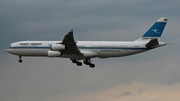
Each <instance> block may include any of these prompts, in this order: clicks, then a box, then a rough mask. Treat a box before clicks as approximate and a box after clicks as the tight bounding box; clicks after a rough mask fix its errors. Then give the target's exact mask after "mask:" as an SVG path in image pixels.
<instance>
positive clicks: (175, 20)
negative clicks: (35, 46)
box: [0, 0, 180, 101]
mask: <svg viewBox="0 0 180 101" xmlns="http://www.w3.org/2000/svg"><path fill="white" fill-rule="evenodd" d="M179 4H180V1H179V0H173V1H169V0H158V1H157V0H151V1H144V0H111V1H109V0H103V1H101V0H64V1H63V0H50V1H49V0H38V1H37V0H0V13H1V14H0V22H1V23H0V29H1V31H0V32H1V33H0V35H1V37H0V43H1V44H0V56H1V59H0V81H1V82H0V101H24V100H26V101H32V100H33V101H42V100H43V101H70V100H72V99H73V100H74V101H85V100H86V98H87V99H90V101H106V100H107V101H110V100H111V101H117V100H122V101H132V100H131V98H133V97H134V99H136V98H137V97H138V98H139V99H137V100H139V101H141V100H146V101H152V100H164V99H162V98H166V97H162V96H167V97H168V95H166V94H169V93H168V92H171V97H172V96H173V95H174V96H173V98H172V99H173V100H172V99H171V100H172V101H177V100H176V99H178V98H179V97H176V95H178V94H180V91H179V90H178V88H180V73H179V71H180V68H179V65H180V63H179V60H180V54H179V50H180V48H179V47H180V45H179V42H180V41H179V38H180V36H179V26H180V20H179V17H180V13H179V10H180V7H179ZM162 16H167V17H169V21H168V24H167V26H166V28H165V30H164V33H163V36H162V38H161V40H162V41H166V42H167V43H177V44H175V45H170V46H165V47H161V48H159V49H155V50H151V51H148V52H145V53H141V54H137V55H134V56H128V57H122V58H113V59H92V61H93V62H94V63H95V64H96V68H95V69H91V68H89V67H88V66H85V65H83V66H82V67H77V66H76V65H74V64H72V63H71V61H70V60H69V59H59V58H34V57H23V63H22V64H19V63H18V62H17V60H18V57H17V56H13V55H10V54H8V53H6V52H5V51H4V48H5V47H6V46H7V45H8V44H10V43H12V42H15V41H20V40H62V39H63V37H64V35H65V34H66V33H67V32H68V31H69V30H70V29H71V28H73V29H74V36H75V39H76V40H110V41H113V40H135V39H137V38H139V37H140V36H142V35H143V33H145V32H146V31H147V30H148V28H149V27H151V25H152V24H153V23H154V22H155V21H156V20H157V19H158V18H159V17H162ZM126 87H127V88H126ZM164 87H165V88H164ZM140 88H143V89H141V90H140ZM155 88H156V89H155ZM162 89H165V90H164V92H161V91H162ZM176 89H177V90H176ZM140 91H141V93H139V92H140ZM124 92H129V93H130V94H129V96H124V97H123V96H122V97H120V96H119V95H121V94H124ZM155 92H156V93H155ZM141 94H143V95H144V96H142V95H141ZM153 94H156V95H157V94H158V95H159V96H155V97H154V95H153ZM107 95H108V96H109V97H108V98H107V97H106V96H107ZM145 95H149V96H145ZM151 95H152V97H151ZM135 96H136V97H135ZM179 99H180V98H179ZM166 100H167V101H168V98H166ZM88 101H89V100H88ZM164 101H165V100H164Z"/></svg>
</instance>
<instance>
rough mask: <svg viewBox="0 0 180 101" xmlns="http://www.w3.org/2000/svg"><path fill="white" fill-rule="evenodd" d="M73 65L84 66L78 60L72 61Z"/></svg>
mask: <svg viewBox="0 0 180 101" xmlns="http://www.w3.org/2000/svg"><path fill="white" fill-rule="evenodd" d="M71 61H72V63H76V64H77V66H82V62H79V61H78V60H77V59H71Z"/></svg>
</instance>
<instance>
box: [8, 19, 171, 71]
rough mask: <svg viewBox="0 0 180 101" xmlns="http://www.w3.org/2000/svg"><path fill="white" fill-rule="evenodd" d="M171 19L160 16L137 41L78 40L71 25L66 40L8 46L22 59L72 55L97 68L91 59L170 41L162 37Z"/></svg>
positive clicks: (17, 43)
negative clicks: (161, 40) (24, 57)
mask: <svg viewBox="0 0 180 101" xmlns="http://www.w3.org/2000/svg"><path fill="white" fill-rule="evenodd" d="M167 21H168V18H167V17H161V18H159V19H158V20H157V21H156V22H155V24H154V25H153V26H152V27H151V28H150V29H149V30H148V31H147V32H146V33H145V34H144V35H143V36H142V37H140V38H139V39H137V40H135V41H75V40H74V37H73V29H71V30H70V31H69V33H68V34H66V35H65V37H64V39H63V41H19V42H15V43H11V44H10V45H8V46H7V47H6V49H5V50H6V51H7V52H8V53H11V54H13V55H17V56H19V62H20V63H21V62H22V59H21V58H22V56H43V57H60V58H70V60H71V61H72V62H73V63H76V64H77V65H78V66H81V65H82V62H80V60H83V63H84V64H86V65H89V66H90V67H91V68H94V67H95V64H93V63H92V62H91V58H96V57H98V58H110V57H121V56H128V55H133V54H137V53H141V52H145V51H148V50H151V49H154V48H157V47H161V46H164V45H166V43H165V42H160V41H159V39H160V37H161V35H162V33H163V30H164V27H165V25H166V23H167Z"/></svg>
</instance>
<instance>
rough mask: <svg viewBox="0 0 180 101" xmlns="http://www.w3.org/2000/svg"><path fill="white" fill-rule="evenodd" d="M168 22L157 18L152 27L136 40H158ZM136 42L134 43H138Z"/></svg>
mask: <svg viewBox="0 0 180 101" xmlns="http://www.w3.org/2000/svg"><path fill="white" fill-rule="evenodd" d="M167 21H168V18H167V17H161V18H159V19H158V20H157V21H156V22H155V23H154V25H153V26H152V27H151V28H150V29H149V30H148V31H147V32H146V33H145V34H144V35H143V36H142V37H141V38H139V39H138V40H142V39H159V38H160V37H161V35H162V33H163V30H164V28H165V26H166V23H167ZM138 40H136V41H138Z"/></svg>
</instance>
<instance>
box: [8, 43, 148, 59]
mask: <svg viewBox="0 0 180 101" xmlns="http://www.w3.org/2000/svg"><path fill="white" fill-rule="evenodd" d="M60 42H61V41H19V42H15V43H12V44H10V45H9V46H7V47H6V49H5V50H6V51H7V52H9V53H11V54H14V55H18V56H45V57H46V56H48V55H47V52H48V51H49V50H50V45H51V44H54V43H60ZM76 44H77V46H78V48H79V50H80V52H81V53H84V54H85V55H84V58H94V57H99V58H108V57H121V56H127V55H132V54H136V53H140V52H144V51H147V50H150V49H149V48H146V46H145V44H146V43H144V42H141V41H77V43H76ZM73 56H74V54H63V55H62V56H58V57H62V58H71V57H73Z"/></svg>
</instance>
